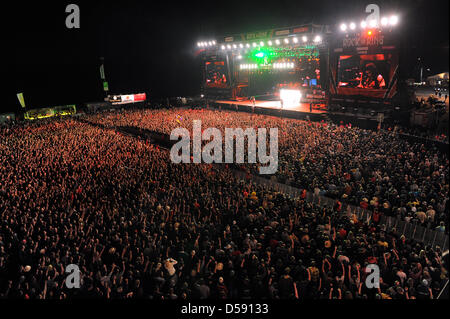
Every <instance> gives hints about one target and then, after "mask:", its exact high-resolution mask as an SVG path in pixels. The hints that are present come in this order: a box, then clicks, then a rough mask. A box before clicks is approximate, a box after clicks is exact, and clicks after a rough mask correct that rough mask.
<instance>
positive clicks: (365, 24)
mask: <svg viewBox="0 0 450 319" xmlns="http://www.w3.org/2000/svg"><path fill="white" fill-rule="evenodd" d="M366 27H367V23H366V21H364V20H363V21H361V28H363V29H365V28H366Z"/></svg>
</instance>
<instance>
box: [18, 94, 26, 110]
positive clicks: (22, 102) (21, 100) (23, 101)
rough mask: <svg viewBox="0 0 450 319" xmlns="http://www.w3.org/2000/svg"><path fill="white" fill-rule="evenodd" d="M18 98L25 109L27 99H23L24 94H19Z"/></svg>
mask: <svg viewBox="0 0 450 319" xmlns="http://www.w3.org/2000/svg"><path fill="white" fill-rule="evenodd" d="M17 98H18V99H19V102H20V105H21V106H22V107H25V99H24V98H23V93H17Z"/></svg>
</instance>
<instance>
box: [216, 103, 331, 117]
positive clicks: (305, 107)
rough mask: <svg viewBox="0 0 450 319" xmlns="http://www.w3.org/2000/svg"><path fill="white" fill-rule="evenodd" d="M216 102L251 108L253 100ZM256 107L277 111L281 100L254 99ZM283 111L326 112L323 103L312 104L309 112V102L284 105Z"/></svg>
mask: <svg viewBox="0 0 450 319" xmlns="http://www.w3.org/2000/svg"><path fill="white" fill-rule="evenodd" d="M215 103H217V104H221V105H229V106H244V107H246V108H251V107H252V106H253V102H252V101H250V100H243V101H226V100H219V101H215ZM256 108H267V109H274V110H277V111H279V110H280V109H281V102H280V101H258V100H256V101H255V109H256ZM283 111H296V112H303V113H310V114H322V113H327V111H326V108H325V105H324V104H316V103H314V104H313V109H312V112H310V103H300V104H299V105H297V106H294V107H292V106H291V107H289V108H287V107H284V108H283Z"/></svg>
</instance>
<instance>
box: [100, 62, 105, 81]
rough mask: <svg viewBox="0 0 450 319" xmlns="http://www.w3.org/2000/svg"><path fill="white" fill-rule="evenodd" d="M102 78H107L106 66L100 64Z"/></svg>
mask: <svg viewBox="0 0 450 319" xmlns="http://www.w3.org/2000/svg"><path fill="white" fill-rule="evenodd" d="M100 78H101V79H102V80H104V79H105V67H104V65H103V64H102V65H101V66H100Z"/></svg>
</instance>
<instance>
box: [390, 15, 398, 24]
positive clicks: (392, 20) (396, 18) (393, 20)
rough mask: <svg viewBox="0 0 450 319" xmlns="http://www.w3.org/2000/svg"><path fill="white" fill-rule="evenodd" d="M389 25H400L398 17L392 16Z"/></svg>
mask: <svg viewBox="0 0 450 319" xmlns="http://www.w3.org/2000/svg"><path fill="white" fill-rule="evenodd" d="M389 23H390V25H396V24H397V23H398V17H397V16H392V17H391V18H390V19H389Z"/></svg>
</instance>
